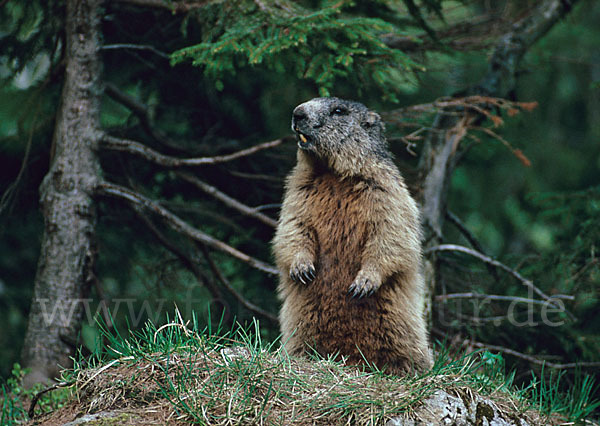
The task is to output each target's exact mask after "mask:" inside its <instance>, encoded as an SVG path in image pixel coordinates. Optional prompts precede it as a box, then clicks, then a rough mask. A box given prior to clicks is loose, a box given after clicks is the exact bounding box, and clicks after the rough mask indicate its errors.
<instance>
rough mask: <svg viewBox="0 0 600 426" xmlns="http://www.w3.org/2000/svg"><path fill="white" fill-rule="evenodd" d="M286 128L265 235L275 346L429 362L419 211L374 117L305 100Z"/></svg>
mask: <svg viewBox="0 0 600 426" xmlns="http://www.w3.org/2000/svg"><path fill="white" fill-rule="evenodd" d="M292 130H293V131H294V132H295V133H296V137H297V141H298V147H299V149H298V153H297V164H296V166H295V168H294V169H293V171H292V172H291V174H290V175H289V176H288V178H287V181H286V191H285V196H284V200H283V205H282V209H281V215H280V218H279V223H278V227H277V232H276V234H275V237H274V240H273V251H274V255H275V259H276V262H277V267H278V268H279V270H280V272H281V274H280V281H279V286H278V294H279V297H280V299H282V301H283V305H282V307H281V311H280V314H279V320H280V324H281V331H282V343H283V344H284V345H285V348H286V349H287V351H288V353H290V354H301V353H305V352H308V353H310V352H317V353H319V354H320V355H323V356H327V355H331V356H334V357H339V356H340V355H341V356H344V357H346V358H347V362H348V363H349V364H361V363H364V361H365V360H366V361H367V362H369V363H371V364H374V365H375V366H377V367H378V368H380V369H385V371H387V372H390V373H393V374H404V373H407V372H409V371H411V370H424V369H427V368H429V367H430V366H431V364H432V359H431V351H430V349H429V345H428V338H427V330H426V325H425V318H424V282H423V278H422V275H421V271H420V267H421V265H420V264H421V235H420V225H419V213H418V208H417V205H416V203H415V201H414V200H413V199H412V197H411V196H410V194H409V192H408V190H407V188H406V185H405V184H404V181H403V179H402V176H401V175H400V172H399V171H398V169H397V167H396V166H395V164H394V162H393V161H392V155H391V153H390V152H389V151H388V147H387V141H386V139H385V137H384V135H383V132H384V126H383V123H382V121H381V118H380V117H379V115H378V114H376V113H374V112H372V111H369V110H368V109H367V108H366V107H365V106H364V105H362V104H360V103H358V102H352V101H346V100H342V99H338V98H315V99H312V100H310V101H308V102H306V103H303V104H301V105H299V106H298V107H296V109H294V112H293V116H292Z"/></svg>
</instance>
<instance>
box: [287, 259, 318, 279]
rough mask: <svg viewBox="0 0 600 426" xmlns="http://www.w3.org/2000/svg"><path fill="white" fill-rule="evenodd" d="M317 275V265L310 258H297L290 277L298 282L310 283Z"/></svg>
mask: <svg viewBox="0 0 600 426" xmlns="http://www.w3.org/2000/svg"><path fill="white" fill-rule="evenodd" d="M316 276H317V272H316V270H315V266H314V265H313V263H312V262H311V261H310V260H297V261H295V262H294V263H293V264H292V267H291V268H290V278H291V279H292V280H294V281H296V282H297V283H302V284H305V285H306V284H310V283H311V282H312V281H313V280H314V279H315V277H316Z"/></svg>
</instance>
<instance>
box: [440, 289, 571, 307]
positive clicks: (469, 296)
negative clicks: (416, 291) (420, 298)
mask: <svg viewBox="0 0 600 426" xmlns="http://www.w3.org/2000/svg"><path fill="white" fill-rule="evenodd" d="M552 297H553V298H554V299H566V300H575V297H574V296H570V295H567V294H557V295H553V296H552ZM453 299H484V300H497V301H502V302H519V303H529V304H533V305H547V304H548V302H547V301H546V300H538V299H530V298H528V297H518V296H505V295H498V294H479V293H472V292H469V293H449V294H440V295H438V296H435V300H438V301H446V300H453Z"/></svg>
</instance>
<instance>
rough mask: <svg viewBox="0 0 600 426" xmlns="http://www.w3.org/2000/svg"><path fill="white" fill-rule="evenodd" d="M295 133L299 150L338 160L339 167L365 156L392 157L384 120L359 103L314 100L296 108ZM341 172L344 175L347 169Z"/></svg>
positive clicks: (335, 99)
mask: <svg viewBox="0 0 600 426" xmlns="http://www.w3.org/2000/svg"><path fill="white" fill-rule="evenodd" d="M292 130H293V131H294V132H295V133H296V137H297V140H298V146H299V148H300V149H302V150H304V151H307V152H312V153H313V154H315V155H317V156H319V157H321V158H322V159H323V160H325V161H327V162H329V161H330V160H332V159H335V160H336V162H337V163H338V166H339V165H341V162H346V161H348V162H355V161H358V160H359V159H360V158H362V157H364V156H372V155H377V156H379V157H388V156H389V153H388V151H387V143H386V140H385V137H384V135H383V132H384V126H383V123H382V121H381V118H380V117H379V115H378V114H377V113H375V112H373V111H370V110H369V109H368V108H367V107H365V106H364V105H363V104H361V103H359V102H354V101H347V100H343V99H339V98H315V99H311V100H310V101H308V102H305V103H303V104H300V105H298V106H297V107H296V108H295V109H294V112H293V114H292ZM340 160H346V161H341V162H340ZM330 165H331V166H332V167H333V166H334V165H332V164H330ZM355 165H356V163H355ZM333 168H336V167H333ZM353 169H354V170H356V167H353ZM338 171H340V172H342V173H343V172H344V171H345V170H338Z"/></svg>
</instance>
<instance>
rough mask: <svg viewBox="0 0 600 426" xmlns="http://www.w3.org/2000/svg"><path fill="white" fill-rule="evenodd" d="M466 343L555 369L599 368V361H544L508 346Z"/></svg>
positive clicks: (470, 341) (469, 341)
mask: <svg viewBox="0 0 600 426" xmlns="http://www.w3.org/2000/svg"><path fill="white" fill-rule="evenodd" d="M466 343H467V344H468V345H471V346H475V347H477V348H481V349H487V350H491V351H498V352H503V353H505V354H508V355H512V356H514V357H517V358H521V359H523V360H525V361H529V362H531V363H532V364H537V365H543V366H546V367H550V368H556V369H560V370H562V369H567V368H594V369H597V368H600V362H584V361H582V362H568V363H564V364H563V363H557V362H551V361H546V360H544V359H540V358H536V357H534V356H531V355H527V354H524V353H522V352H517V351H515V350H513V349H510V348H505V347H504V346H497V345H490V344H487V343H481V342H475V341H473V340H467V342H466Z"/></svg>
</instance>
